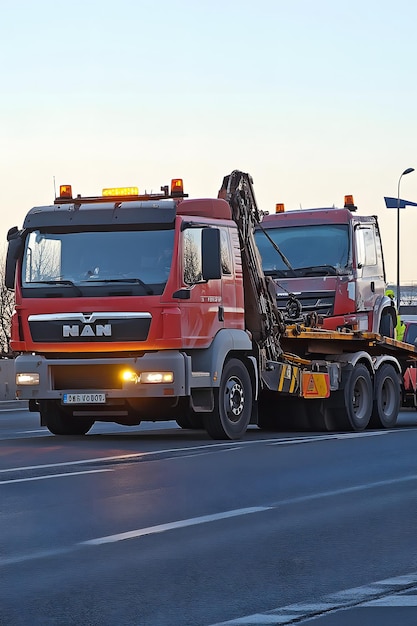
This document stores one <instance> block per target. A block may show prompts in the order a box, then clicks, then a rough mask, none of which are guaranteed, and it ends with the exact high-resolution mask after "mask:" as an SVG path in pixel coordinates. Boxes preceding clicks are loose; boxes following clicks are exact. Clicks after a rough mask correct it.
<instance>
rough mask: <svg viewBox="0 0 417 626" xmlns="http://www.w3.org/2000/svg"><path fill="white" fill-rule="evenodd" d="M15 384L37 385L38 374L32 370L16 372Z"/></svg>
mask: <svg viewBox="0 0 417 626" xmlns="http://www.w3.org/2000/svg"><path fill="white" fill-rule="evenodd" d="M16 385H39V374H35V373H33V372H27V373H26V372H21V373H19V374H16Z"/></svg>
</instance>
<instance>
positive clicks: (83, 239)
mask: <svg viewBox="0 0 417 626" xmlns="http://www.w3.org/2000/svg"><path fill="white" fill-rule="evenodd" d="M173 246H174V231H173V230H172V229H170V230H146V231H139V230H133V231H112V232H103V231H88V232H64V233H47V232H41V231H39V230H36V231H32V232H31V233H29V235H28V237H27V239H26V246H25V252H24V256H23V262H22V288H23V289H24V293H25V296H26V297H31V296H32V297H43V296H45V297H51V296H57V297H63V296H65V297H73V296H74V295H75V296H96V295H97V296H102V295H104V294H109V295H119V294H122V295H143V294H147V295H152V294H161V293H162V292H163V289H164V287H165V284H166V281H167V279H168V275H169V271H170V266H171V261H172V253H173Z"/></svg>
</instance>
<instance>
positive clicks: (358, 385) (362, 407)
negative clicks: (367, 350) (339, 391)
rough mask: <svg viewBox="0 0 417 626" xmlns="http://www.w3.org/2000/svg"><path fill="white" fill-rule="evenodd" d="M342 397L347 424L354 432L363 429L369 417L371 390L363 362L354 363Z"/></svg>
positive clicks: (371, 399) (371, 403)
mask: <svg viewBox="0 0 417 626" xmlns="http://www.w3.org/2000/svg"><path fill="white" fill-rule="evenodd" d="M344 397H345V412H346V418H347V421H348V426H349V427H350V428H351V429H352V430H354V431H356V432H359V431H361V430H364V429H365V428H366V427H367V426H368V424H369V421H370V419H371V413H372V407H373V390H372V380H371V375H370V373H369V370H368V368H367V367H366V366H365V365H363V363H359V364H358V365H355V367H354V368H353V370H352V371H351V373H350V376H349V378H348V380H347V381H346V385H345V393H344Z"/></svg>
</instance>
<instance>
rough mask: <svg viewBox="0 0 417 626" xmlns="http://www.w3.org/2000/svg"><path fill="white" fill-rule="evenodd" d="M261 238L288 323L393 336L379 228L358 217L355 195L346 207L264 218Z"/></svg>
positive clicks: (265, 266)
mask: <svg viewBox="0 0 417 626" xmlns="http://www.w3.org/2000/svg"><path fill="white" fill-rule="evenodd" d="M278 206H280V207H282V205H278ZM255 238H256V243H257V246H258V249H259V251H260V254H261V257H262V266H263V269H264V272H265V274H266V275H267V276H270V277H271V279H272V280H273V282H274V284H275V289H276V297H277V304H278V308H279V309H281V310H283V311H284V312H286V315H287V317H290V318H291V317H293V318H294V321H297V320H303V321H307V322H308V323H309V324H311V325H319V326H321V327H323V328H324V329H327V330H342V329H348V330H357V331H369V332H381V333H382V334H384V335H387V336H391V337H393V336H394V334H393V333H394V330H393V329H394V327H395V319H396V313H395V310H394V309H393V307H392V304H391V302H390V301H389V298H387V297H386V296H385V287H386V278H385V267H384V257H383V250H382V243H381V236H380V231H379V226H378V221H377V218H376V217H375V216H361V215H358V214H357V213H356V206H355V205H354V203H353V198H352V196H345V205H344V207H343V208H335V207H332V208H318V209H300V210H293V211H288V212H285V211H281V212H279V213H275V214H274V215H265V216H264V218H263V220H262V222H261V223H260V224H259V225H258V228H257V231H256V233H255ZM290 294H292V295H291V298H292V306H291V307H290V308H288V304H287V303H288V299H289V295H290ZM290 302H291V300H290ZM294 303H296V306H294Z"/></svg>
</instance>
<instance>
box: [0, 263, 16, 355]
mask: <svg viewBox="0 0 417 626" xmlns="http://www.w3.org/2000/svg"><path fill="white" fill-rule="evenodd" d="M5 266H6V256H5V253H4V252H3V251H2V252H0V355H3V356H4V355H11V354H12V351H11V349H10V331H11V320H12V314H13V311H14V291H11V290H10V289H7V287H6V286H5V284H4V275H5Z"/></svg>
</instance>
